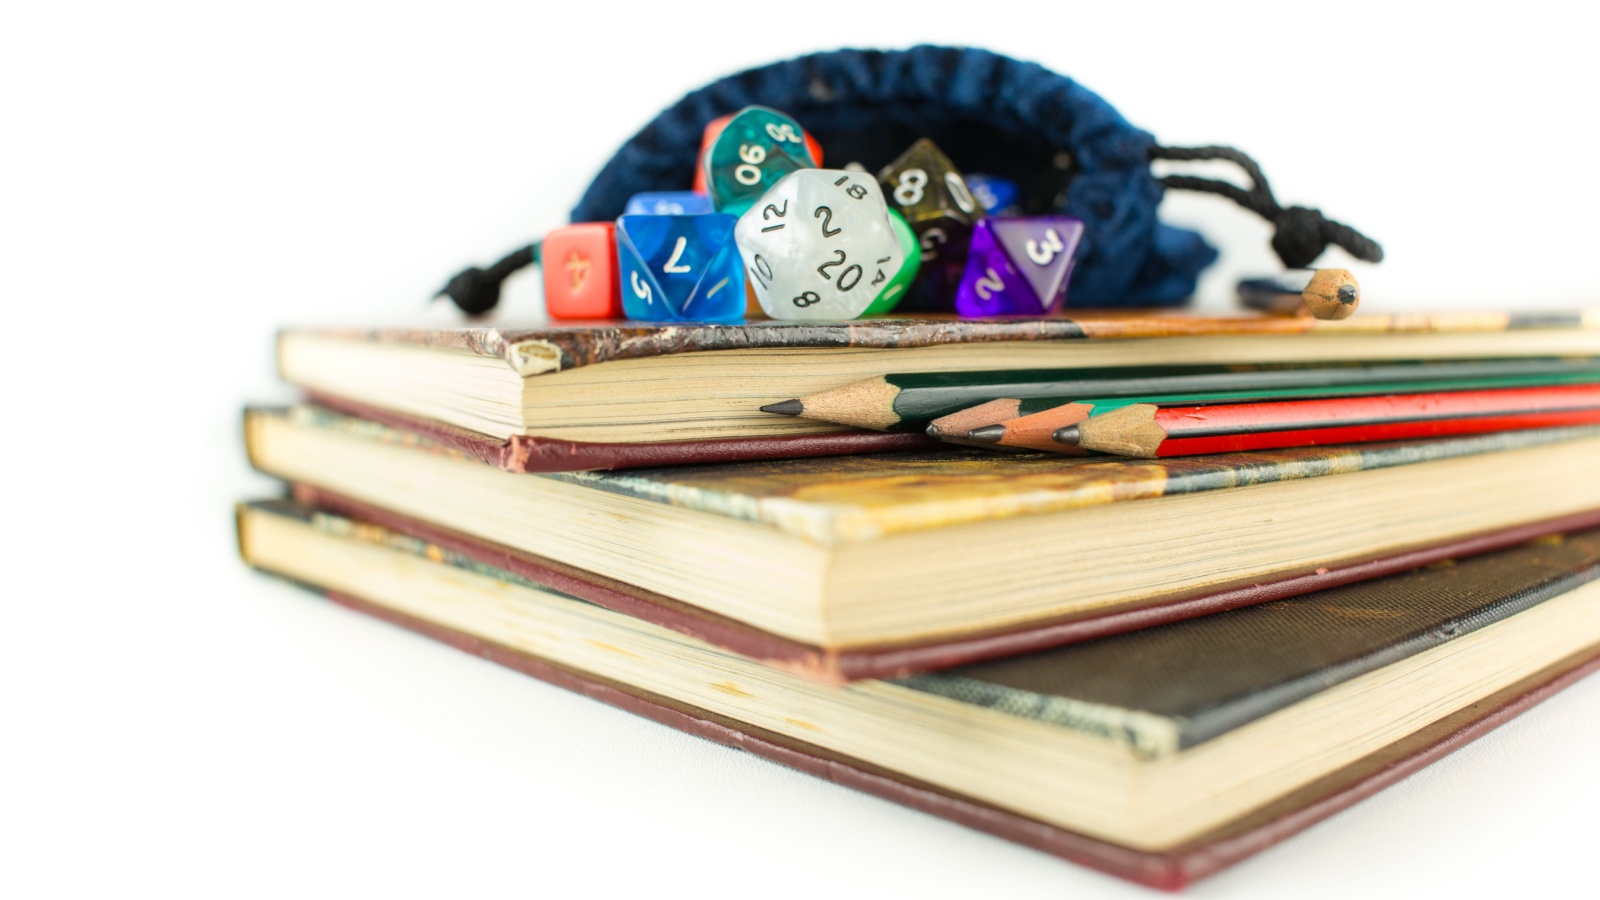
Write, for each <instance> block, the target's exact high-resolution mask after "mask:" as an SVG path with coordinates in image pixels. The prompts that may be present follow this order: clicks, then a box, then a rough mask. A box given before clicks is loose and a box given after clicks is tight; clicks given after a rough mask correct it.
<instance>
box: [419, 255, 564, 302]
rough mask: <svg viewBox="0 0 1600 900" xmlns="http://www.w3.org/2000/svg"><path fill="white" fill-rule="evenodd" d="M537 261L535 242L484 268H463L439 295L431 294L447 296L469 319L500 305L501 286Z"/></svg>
mask: <svg viewBox="0 0 1600 900" xmlns="http://www.w3.org/2000/svg"><path fill="white" fill-rule="evenodd" d="M538 261H539V242H538V241H534V242H533V243H531V244H529V245H528V246H526V247H523V248H522V249H520V250H513V251H512V252H510V253H508V254H506V256H505V258H504V259H501V260H500V261H499V262H497V263H495V264H494V265H492V266H490V267H489V268H487V269H480V268H478V267H477V266H472V267H470V268H466V269H462V270H461V271H460V272H458V273H456V277H454V278H452V279H450V283H449V284H447V285H445V286H444V288H443V289H442V290H440V291H439V293H437V294H435V295H434V299H435V300H437V299H439V298H440V297H449V298H450V301H451V302H452V303H454V304H455V305H456V306H458V307H460V308H461V311H462V312H464V313H466V314H467V315H469V316H481V315H483V314H484V313H486V312H488V311H489V310H491V309H494V307H495V304H497V303H499V302H500V285H501V284H503V283H505V280H506V279H507V278H510V277H511V275H512V273H513V272H516V271H517V270H518V269H523V268H526V267H528V266H531V265H533V264H534V263H536V262H538Z"/></svg>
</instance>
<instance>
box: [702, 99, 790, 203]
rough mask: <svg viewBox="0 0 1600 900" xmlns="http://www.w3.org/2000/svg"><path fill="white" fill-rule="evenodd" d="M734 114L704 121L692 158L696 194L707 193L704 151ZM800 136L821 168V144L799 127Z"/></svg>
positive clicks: (715, 140) (726, 125) (713, 142)
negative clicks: (702, 131)
mask: <svg viewBox="0 0 1600 900" xmlns="http://www.w3.org/2000/svg"><path fill="white" fill-rule="evenodd" d="M735 115H737V113H728V114H727V115H725V116H718V117H717V118H715V119H712V120H711V121H710V122H707V123H706V131H705V134H703V135H701V136H700V153H699V155H698V156H696V157H695V158H694V159H695V163H694V192H695V193H696V194H705V193H709V191H707V190H706V151H707V150H710V149H711V145H712V144H715V143H716V142H717V137H718V136H719V135H721V134H722V129H724V128H727V127H728V123H729V122H731V121H733V117H734V116H735ZM800 136H801V137H803V138H805V139H806V149H807V150H810V151H811V158H812V159H813V160H814V161H815V162H816V164H817V167H818V168H821V167H822V145H821V144H819V143H817V139H816V138H814V137H812V136H811V132H809V131H806V130H805V129H803V128H802V129H800Z"/></svg>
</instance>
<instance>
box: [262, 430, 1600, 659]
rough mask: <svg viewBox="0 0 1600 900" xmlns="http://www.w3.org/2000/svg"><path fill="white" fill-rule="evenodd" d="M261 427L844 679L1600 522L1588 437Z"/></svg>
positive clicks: (320, 478) (415, 499)
mask: <svg viewBox="0 0 1600 900" xmlns="http://www.w3.org/2000/svg"><path fill="white" fill-rule="evenodd" d="M247 433H248V439H247V446H248V448H249V451H250V454H251V458H252V461H253V462H254V463H255V465H256V466H257V467H258V468H260V469H261V470H262V471H264V472H267V473H268V474H272V475H275V476H277V477H280V478H283V479H284V480H286V481H289V482H291V483H294V484H296V485H299V486H300V487H299V490H300V493H301V496H302V497H303V498H305V499H308V500H312V501H314V502H316V503H318V504H320V505H323V506H325V507H327V508H330V509H335V510H343V511H346V512H351V513H357V514H359V515H361V516H363V517H366V518H369V519H374V520H377V521H381V522H383V523H385V524H388V525H390V526H394V527H397V528H398V529H400V530H404V531H409V532H411V533H413V534H416V535H419V536H423V537H426V538H428V539H430V540H433V541H435V542H437V543H440V544H442V545H448V546H450V547H451V548H452V549H453V550H455V551H456V552H461V553H464V554H467V555H472V556H476V557H478V558H480V559H484V560H488V561H492V562H494V563H496V564H497V565H503V566H505V567H507V568H511V569H513V570H518V571H523V572H524V573H526V574H529V575H531V576H532V577H534V578H536V579H537V578H548V577H561V578H564V579H565V581H564V582H563V584H564V585H565V586H564V587H563V588H562V589H563V590H567V591H570V592H574V593H577V594H579V595H581V596H584V597H585V598H586V599H589V600H591V601H594V602H598V603H602V604H605V605H607V606H610V607H611V608H613V609H622V610H624V611H627V612H629V613H630V614H634V615H642V616H644V617H645V618H647V619H650V620H651V621H653V622H657V623H660V624H666V625H669V626H670V627H673V628H678V629H680V630H683V631H686V632H688V633H691V634H700V635H703V636H708V637H710V638H711V639H712V640H714V641H716V642H717V643H719V644H722V645H724V646H728V647H730V648H732V649H736V650H740V651H741V652H752V651H754V652H752V655H755V656H758V657H760V658H764V659H771V660H774V661H777V662H779V663H781V664H784V665H788V666H790V667H792V668H795V669H799V670H802V671H805V672H807V673H808V674H811V675H813V676H816V677H821V678H824V679H833V680H838V679H843V678H850V677H862V676H867V675H873V676H877V675H884V674H894V673H905V672H911V671H917V670H922V669H927V668H937V667H938V666H940V665H948V664H950V663H952V662H956V661H963V660H971V659H977V658H984V657H987V656H993V655H1001V654H1006V653H1015V652H1018V651H1019V650H1023V649H1035V648H1038V647H1043V646H1050V645H1052V644H1057V643H1062V642H1066V641H1071V640H1078V639H1082V638H1085V637H1089V636H1092V635H1095V634H1106V633H1110V632H1114V631H1120V630H1126V629H1128V628H1133V627H1141V626H1143V625H1146V624H1152V623H1156V622H1161V621H1167V620H1170V619H1175V618H1181V617H1185V616H1192V615H1196V614H1199V613H1203V612H1209V611H1214V610H1216V609H1222V608H1228V607H1230V606H1237V605H1242V604H1248V603H1253V602H1260V601H1263V600H1270V599H1274V598H1277V597H1282V596H1288V595H1291V594H1293V593H1297V592H1301V591H1304V590H1308V589H1312V588H1315V587H1322V586H1327V585H1329V584H1335V583H1341V582H1344V581H1349V580H1354V579H1357V578H1361V577H1367V576H1370V575H1374V574H1378V573H1380V572H1384V571H1394V570H1396V569H1397V568H1400V567H1403V566H1405V565H1415V564H1416V563H1418V562H1423V561H1427V560H1429V559H1437V558H1439V557H1440V555H1442V554H1443V553H1445V552H1473V551H1477V550H1483V549H1487V548H1490V547H1494V546H1503V545H1504V544H1505V543H1506V542H1508V541H1510V540H1515V539H1519V538H1526V537H1528V536H1530V535H1534V534H1539V533H1544V532H1549V531H1551V530H1555V529H1564V528H1572V527H1579V526H1583V525H1587V524H1591V523H1593V522H1594V521H1595V520H1596V517H1597V512H1600V483H1597V482H1596V479H1594V478H1593V477H1592V460H1593V459H1594V458H1595V454H1596V453H1597V452H1600V429H1592V428H1590V429H1552V430H1540V431H1527V432H1516V433H1507V434H1497V435H1486V436H1478V437H1472V438H1461V439H1453V440H1444V441H1432V442H1414V443H1398V444H1387V445H1385V444H1376V445H1368V446H1363V447H1359V448H1342V449H1341V448H1333V449H1330V448H1317V449H1303V450H1279V451H1269V452H1262V453H1248V454H1228V455H1220V456H1215V457H1204V458H1193V459H1180V460H1171V461H1160V462H1149V461H1132V460H1121V459H1082V458H1063V457H1058V456H1050V455H1045V454H1035V455H1019V456H1015V457H1007V458H1004V459H1000V458H996V457H995V456H993V455H991V454H985V453H979V452H976V451H972V452H966V451H958V452H955V453H948V452H945V453H898V454H877V455H871V456H858V457H840V458H834V459H800V460H784V461H772V462H763V463H744V464H723V465H714V466H688V467H676V468H670V469H654V470H636V471H632V472H616V473H563V474H551V475H541V476H527V475H515V474H509V473H506V472H503V471H500V470H498V469H496V468H494V467H491V466H486V465H483V464H482V462H480V461H479V460H478V459H476V458H473V457H472V456H470V455H468V454H465V453H462V452H461V451H459V450H457V449H455V448H453V447H452V446H450V445H445V444H439V443H435V442H432V441H429V440H427V439H426V438H423V437H420V436H419V435H417V434H416V433H414V432H409V431H402V430H396V429H391V428H387V427H385V426H383V425H381V424H378V423H374V422H371V421H366V420H358V419H352V418H348V417H344V416H340V415H337V414H335V413H332V412H329V411H327V410H322V409H317V408H312V407H300V408H296V409H295V410H293V411H290V412H283V411H267V410H256V411H252V412H251V413H249V415H248V416H247ZM540 573H547V574H543V575H541V574H540ZM549 573H553V574H549ZM583 585H588V586H587V587H584V586H583Z"/></svg>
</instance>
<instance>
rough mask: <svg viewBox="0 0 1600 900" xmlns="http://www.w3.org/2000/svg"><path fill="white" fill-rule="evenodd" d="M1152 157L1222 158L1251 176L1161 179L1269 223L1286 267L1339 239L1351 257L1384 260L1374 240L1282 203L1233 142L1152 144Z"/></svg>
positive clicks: (1312, 258) (1306, 263)
mask: <svg viewBox="0 0 1600 900" xmlns="http://www.w3.org/2000/svg"><path fill="white" fill-rule="evenodd" d="M1150 158H1151V159H1170V160H1174V161H1178V162H1189V161H1193V160H1203V159H1223V160H1227V161H1228V162H1231V163H1233V164H1234V165H1236V166H1238V167H1239V168H1241V169H1243V170H1244V172H1245V174H1246V175H1248V176H1249V177H1250V187H1249V188H1248V189H1246V188H1241V187H1239V186H1238V185H1234V184H1229V183H1228V182H1226V181H1217V180H1215V179H1211V178H1197V177H1195V176H1193V175H1167V176H1165V177H1163V178H1161V179H1160V181H1161V183H1162V184H1163V185H1165V186H1166V187H1169V188H1176V189H1178V190H1182V191H1202V192H1205V193H1209V194H1221V195H1222V196H1224V197H1227V198H1228V199H1229V200H1232V201H1233V202H1235V203H1237V204H1239V205H1240V206H1242V207H1244V208H1245V209H1248V210H1250V211H1251V212H1253V213H1255V214H1256V215H1258V216H1260V217H1261V218H1263V219H1266V220H1267V221H1268V222H1271V223H1272V227H1273V235H1272V249H1273V250H1275V251H1277V253H1278V258H1279V259H1281V260H1283V264H1284V265H1286V266H1288V267H1289V268H1291V269H1306V268H1310V266H1311V264H1312V263H1313V262H1316V259H1317V257H1319V256H1321V255H1322V251H1324V250H1326V249H1328V245H1329V244H1338V245H1339V246H1340V247H1343V248H1344V249H1345V250H1347V251H1349V253H1350V255H1351V256H1354V257H1355V258H1356V259H1360V260H1365V261H1366V262H1378V261H1380V260H1382V259H1383V248H1382V247H1380V246H1378V242H1377V241H1374V240H1373V239H1372V238H1369V237H1367V236H1366V235H1364V234H1362V233H1361V232H1359V231H1357V230H1355V229H1354V228H1351V227H1350V226H1349V225H1345V224H1343V223H1341V222H1335V221H1333V220H1332V219H1330V218H1328V217H1327V216H1324V215H1323V214H1322V210H1320V209H1307V208H1305V207H1304V206H1290V207H1283V206H1279V205H1278V200H1277V198H1275V197H1273V196H1272V188H1271V187H1269V186H1268V185H1267V178H1266V176H1265V175H1263V174H1261V167H1260V166H1258V165H1256V161H1255V160H1253V159H1251V158H1250V157H1248V156H1246V155H1245V154H1243V153H1240V152H1239V151H1238V150H1235V149H1233V148H1232V147H1152V148H1151V149H1150Z"/></svg>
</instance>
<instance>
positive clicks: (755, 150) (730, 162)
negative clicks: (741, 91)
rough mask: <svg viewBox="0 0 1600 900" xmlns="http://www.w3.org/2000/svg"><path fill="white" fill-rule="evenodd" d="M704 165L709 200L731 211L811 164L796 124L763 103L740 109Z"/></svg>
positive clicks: (739, 211)
mask: <svg viewBox="0 0 1600 900" xmlns="http://www.w3.org/2000/svg"><path fill="white" fill-rule="evenodd" d="M704 164H705V174H706V190H707V192H708V193H710V195H711V205H712V206H714V207H716V210H717V212H724V213H730V214H732V215H735V216H738V215H742V214H743V213H744V211H745V210H747V209H749V208H750V207H751V206H753V205H755V202H756V200H757V199H759V198H760V197H761V195H762V194H765V193H766V192H767V189H768V188H770V187H772V186H773V185H774V184H777V183H778V179H780V178H782V177H783V176H785V175H787V174H789V173H790V172H793V171H795V170H797V169H815V168H816V167H817V163H816V160H814V159H812V158H811V151H810V150H809V149H808V148H807V147H806V139H805V135H804V134H803V133H802V132H801V131H800V123H798V122H796V121H795V120H793V119H791V118H789V117H788V116H786V115H784V114H783V113H781V112H778V111H777V110H775V109H768V108H767V107H765V106H747V107H745V108H744V109H742V110H740V111H739V113H738V114H737V115H735V116H734V117H733V118H732V119H731V120H730V121H729V122H728V126H727V127H726V128H724V129H722V134H720V135H718V136H717V140H716V143H714V144H712V145H711V149H710V150H709V151H708V152H707V153H706V155H705V163H704Z"/></svg>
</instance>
